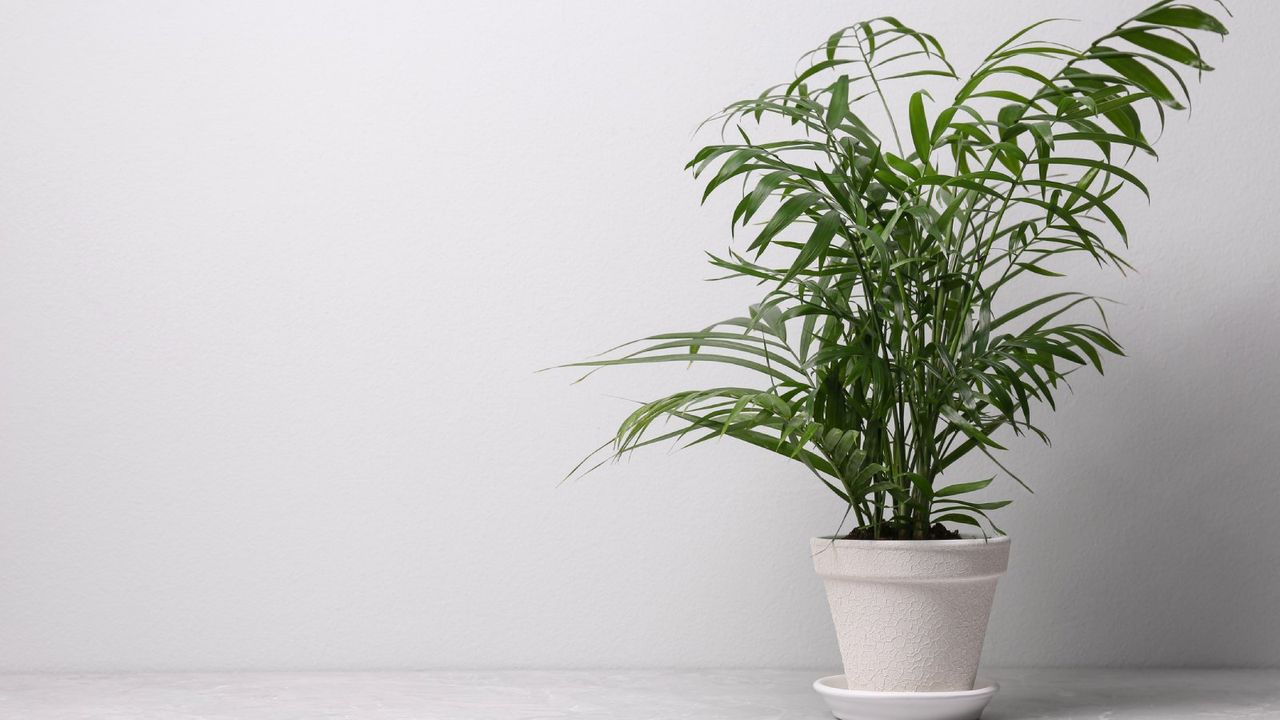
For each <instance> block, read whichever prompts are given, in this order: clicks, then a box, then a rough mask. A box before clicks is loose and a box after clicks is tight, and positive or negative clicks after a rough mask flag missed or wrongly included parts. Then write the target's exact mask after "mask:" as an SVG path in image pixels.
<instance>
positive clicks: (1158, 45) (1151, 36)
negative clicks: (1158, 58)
mask: <svg viewBox="0 0 1280 720" xmlns="http://www.w3.org/2000/svg"><path fill="white" fill-rule="evenodd" d="M1116 35H1118V36H1119V37H1122V38H1124V39H1125V40H1128V41H1129V42H1131V43H1133V44H1134V45H1137V46H1138V47H1140V48H1144V49H1146V50H1150V51H1151V52H1153V53H1158V54H1160V55H1163V56H1165V57H1167V58H1169V59H1170V60H1173V61H1174V62H1180V63H1182V64H1183V65H1187V66H1189V67H1193V68H1195V69H1197V70H1205V71H1209V70H1213V68H1211V67H1209V64H1208V63H1206V62H1205V61H1204V59H1203V58H1201V57H1200V53H1199V52H1197V51H1196V50H1195V49H1194V48H1191V47H1187V46H1186V45H1183V44H1182V43H1180V42H1178V41H1177V40H1171V39H1169V38H1167V37H1164V36H1162V35H1157V34H1155V33H1153V32H1149V31H1147V30H1141V29H1133V30H1121V31H1120V32H1118V33H1116Z"/></svg>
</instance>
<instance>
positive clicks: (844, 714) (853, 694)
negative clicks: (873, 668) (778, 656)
mask: <svg viewBox="0 0 1280 720" xmlns="http://www.w3.org/2000/svg"><path fill="white" fill-rule="evenodd" d="M813 689H814V690H817V691H818V694H819V695H821V696H822V699H823V700H826V701H827V707H829V708H831V713H832V714H833V715H835V716H836V717H837V718H840V720H977V718H978V716H980V715H982V710H983V709H984V708H986V707H987V703H989V702H991V696H992V695H995V694H996V690H999V689H1000V686H999V685H997V684H995V683H994V682H991V681H989V680H983V679H981V678H980V679H979V680H978V682H976V683H974V689H973V690H948V691H944V692H876V691H874V690H849V689H848V684H847V683H846V682H845V679H844V675H831V676H829V677H824V678H819V679H818V680H815V681H814V683H813Z"/></svg>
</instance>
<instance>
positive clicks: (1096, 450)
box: [0, 0, 1280, 670]
mask: <svg viewBox="0 0 1280 720" xmlns="http://www.w3.org/2000/svg"><path fill="white" fill-rule="evenodd" d="M1233 5H1234V6H1236V7H1234V10H1235V11H1236V15H1237V16H1236V18H1235V19H1234V21H1232V22H1231V27H1232V35H1231V36H1230V38H1229V39H1228V41H1227V42H1226V43H1225V44H1222V45H1219V44H1218V43H1216V42H1212V41H1207V44H1208V46H1209V49H1208V52H1209V54H1210V56H1211V58H1212V59H1213V61H1214V64H1216V65H1217V66H1218V67H1219V68H1220V70H1219V72H1217V73H1213V74H1211V75H1209V76H1207V77H1206V82H1205V83H1204V85H1203V86H1202V87H1200V88H1198V89H1197V90H1196V93H1195V96H1196V102H1197V104H1196V107H1195V111H1194V113H1193V115H1192V117H1191V118H1190V121H1187V120H1186V119H1184V118H1176V119H1174V121H1173V122H1172V123H1171V125H1170V127H1169V129H1168V131H1167V133H1166V136H1165V137H1164V139H1163V140H1162V142H1161V148H1162V150H1163V152H1164V157H1163V159H1162V160H1161V161H1160V163H1159V164H1158V165H1156V164H1153V163H1142V164H1141V169H1142V170H1143V172H1144V173H1145V175H1146V177H1147V179H1148V182H1149V184H1150V186H1151V187H1152V189H1153V192H1154V199H1153V200H1152V202H1151V203H1150V204H1149V205H1148V204H1146V203H1144V202H1141V201H1138V200H1135V199H1133V198H1130V199H1129V200H1128V201H1126V202H1125V208H1124V209H1125V210H1127V213H1128V215H1127V216H1128V218H1129V224H1130V227H1131V229H1132V231H1133V232H1132V234H1133V238H1134V248H1133V252H1132V254H1131V259H1132V260H1133V262H1134V263H1135V264H1136V265H1137V266H1138V267H1139V268H1140V270H1141V274H1140V275H1138V276H1136V277H1131V278H1129V279H1127V280H1122V279H1120V278H1118V277H1115V276H1112V275H1110V274H1098V273H1095V272H1092V271H1086V272H1085V273H1084V278H1082V279H1081V280H1080V281H1079V283H1078V284H1077V285H1078V286H1082V287H1086V288H1091V289H1095V290H1097V291H1100V292H1102V293H1104V294H1106V295H1109V296H1111V297H1115V298H1117V299H1120V300H1122V301H1124V302H1125V303H1126V304H1125V305H1124V306H1122V307H1119V308H1117V309H1116V310H1115V311H1114V313H1113V318H1112V319H1113V323H1114V328H1115V330H1116V332H1117V333H1118V335H1119V336H1120V338H1121V339H1122V340H1123V341H1125V343H1126V346H1127V349H1128V351H1129V355H1130V357H1129V358H1127V359H1123V360H1119V361H1116V362H1114V363H1112V365H1111V368H1110V370H1109V371H1108V374H1107V376H1106V377H1105V378H1097V377H1082V378H1081V379H1080V380H1078V381H1077V382H1075V383H1074V384H1075V387H1076V393H1077V394H1076V395H1075V396H1072V397H1070V398H1068V399H1067V400H1066V401H1065V402H1064V403H1063V404H1062V407H1061V412H1060V413H1059V414H1058V415H1056V416H1053V417H1051V418H1048V419H1046V422H1045V425H1046V426H1047V428H1048V429H1049V430H1050V431H1051V432H1052V433H1053V435H1054V437H1055V440H1056V442H1055V445H1054V447H1052V448H1044V447H1040V446H1039V445H1036V444H1020V445H1018V446H1017V447H1016V448H1015V452H1014V453H1013V455H1012V456H1011V457H1010V462H1012V463H1013V464H1014V465H1016V466H1017V467H1019V468H1021V469H1022V470H1023V471H1024V475H1025V476H1027V477H1028V478H1029V479H1030V480H1031V482H1032V483H1033V484H1034V486H1035V488H1036V490H1037V493H1036V494H1035V495H1027V494H1025V493H1020V492H1018V491H1017V490H1016V489H1014V488H1012V487H1011V483H1005V485H1004V487H1003V488H1001V490H1002V492H1003V493H1006V494H1009V495H1010V496H1012V497H1015V498H1016V499H1017V502H1016V503H1015V504H1014V505H1013V506H1012V507H1011V508H1009V509H1007V510H1006V511H1004V513H1003V515H1002V516H1001V519H1002V520H1003V521H1004V524H1005V526H1006V529H1007V530H1009V531H1010V533H1011V534H1012V535H1013V536H1014V559H1013V563H1012V567H1011V571H1010V574H1009V576H1008V577H1007V578H1006V580H1005V581H1004V583H1003V585H1002V589H1001V591H1000V595H999V599H998V601H997V607H996V611H995V612H996V615H995V619H994V620H993V624H992V628H991V634H990V642H989V645H988V650H987V655H986V658H987V660H988V661H989V662H991V663H996V664H1011V663H1028V664H1039V665H1067V664H1099V663H1105V664H1122V663H1123V664H1159V665H1192V664H1208V665H1277V664H1280V614H1278V613H1277V610H1276V608H1277V607H1280V484H1278V483H1277V468H1278V467H1280V442H1278V440H1280V410H1278V409H1277V408H1280V381H1278V380H1277V378H1276V371H1275V368H1276V362H1277V357H1278V356H1280V328H1277V309H1278V306H1280V293H1278V291H1280V288H1278V286H1277V272H1276V265H1277V263H1278V262H1280V242H1277V237H1276V229H1275V223H1274V222H1273V220H1272V217H1273V215H1274V211H1273V208H1274V203H1275V194H1276V187H1277V186H1280V171H1278V170H1277V167H1278V164H1277V163H1276V153H1277V147H1278V144H1277V139H1276V138H1277V134H1276V132H1275V129H1274V124H1275V118H1276V117H1278V116H1280V103H1278V102H1277V99H1276V93H1275V84H1274V75H1275V71H1276V70H1277V67H1278V64H1277V55H1276V48H1277V43H1276V38H1277V37H1280V8H1277V7H1276V6H1274V5H1270V4H1264V3H1260V2H1255V3H1245V2H1237V3H1233ZM1117 6H1118V7H1117ZM1139 7H1141V3H1140V2H1128V1H1126V2H1123V3H1112V2H1104V1H1102V0H1097V1H1093V2H1081V1H1077V2H1048V1H1047V0H1041V1H1036V2H1012V1H1010V2H1001V3H988V4H986V5H984V6H983V8H984V9H983V11H981V12H976V11H975V6H974V4H967V3H946V4H944V3H929V2H923V1H918V2H905V1H898V2H890V1H889V0H880V1H874V2H873V1H870V0H868V1H866V2H856V3H855V2H842V3H812V4H808V5H804V6H802V7H801V9H799V10H797V9H795V7H794V6H793V5H791V4H789V3H777V2H757V1H752V2H743V1H741V0H735V1H734V2H727V1H723V2H714V3H712V2H699V3H689V2H666V3H635V2H633V3H595V2H588V1H586V0H583V1H581V2H542V3H521V2H505V3H490V4H467V3H425V2H415V3H393V2H382V3H358V2H347V3H333V2H329V3H288V2H281V1H272V2H265V3H263V2H247V1H244V2H224V3H196V2H177V3H174V2H160V1H158V0H155V1H145V0H135V1H133V2H106V3H90V2H83V3H72V2H55V3H19V2H12V1H11V2H5V3H4V4H3V7H2V8H0V167H3V172H2V173H0V669H3V670H33V669H35V670H39V669H85V670H106V669H124V668H154V669H180V668H286V667H288V668H336V667H347V668H392V667H395V668H400V667H481V666H483V667H512V666H521V667H529V666H545V667H565V666H578V667H590V666H700V665H732V666H823V667H835V666H836V664H837V662H838V661H837V655H836V652H835V646H834V641H833V639H832V633H831V631H830V628H829V622H830V621H829V619H828V618H827V616H826V610H825V606H824V603H825V601H824V599H823V597H822V595H821V590H820V587H819V583H818V581H817V580H816V579H815V578H814V577H813V576H812V574H811V573H812V571H811V569H810V566H809V559H808V556H807V551H806V548H807V543H806V540H807V538H808V537H809V536H810V535H813V534H816V533H823V532H827V531H830V530H831V529H832V528H833V527H834V525H835V523H836V522H837V521H838V520H839V515H840V508H839V507H838V506H837V504H836V503H835V502H833V499H832V498H830V497H828V496H827V494H826V491H825V490H824V489H822V488H821V487H820V486H818V485H817V484H816V483H815V482H814V481H813V480H811V479H809V478H806V476H805V473H804V472H803V471H802V470H798V469H797V468H795V467H791V466H789V465H787V464H785V463H784V462H781V461H778V460H775V459H773V458H772V457H771V456H767V454H764V453H761V452H757V451H752V450H750V449H746V448H742V447H737V446H735V445H732V444H730V443H728V442H726V443H724V444H721V445H718V446H706V447H704V448H700V449H698V450H696V451H690V452H687V453H677V454H667V453H665V452H663V451H656V452H652V453H649V454H647V455H645V456H643V457H638V458H636V459H635V460H634V461H632V462H630V463H628V464H624V465H620V466H616V467H611V468H607V469H606V470H604V471H602V472H601V473H599V474H597V475H595V476H592V477H591V478H589V479H587V480H584V481H581V482H576V483H571V484H568V485H565V486H562V487H557V481H558V480H559V478H560V476H561V475H562V473H563V472H564V471H565V470H567V469H568V467H569V466H571V465H572V464H573V463H574V462H575V461H576V460H577V459H578V457H579V456H580V455H581V454H582V453H583V452H584V451H586V450H587V449H589V448H591V447H594V445H595V444H597V443H598V442H599V441H601V440H602V439H603V438H604V437H605V436H606V434H607V433H608V432H609V430H610V428H611V424H612V423H614V422H616V421H617V420H618V419H619V418H620V415H621V414H622V413H623V412H625V410H626V407H627V405H626V403H624V402H623V401H621V400H617V399H615V398H614V397H613V396H623V397H645V396H649V395H651V394H653V393H655V392H657V391H658V390H659V389H664V388H674V387H677V386H679V385H684V384H692V383H696V382H702V381H704V380H705V379H706V378H708V377H709V376H708V375H706V374H701V373H698V372H691V373H684V372H683V371H681V370H679V369H678V368H671V367H668V368H660V369H649V370H638V371H635V372H627V371H618V372H613V373H606V374H602V375H599V376H597V378H595V379H593V380H592V381H590V382H588V383H586V384H583V385H577V386H570V385H569V382H570V380H571V379H572V378H573V377H574V376H573V375H572V374H568V373H557V374H542V375H535V374H534V373H533V371H534V370H535V369H537V368H540V367H544V366H547V365H551V364H554V363H557V362H563V361H569V360H574V359H577V358H581V357H583V356H584V355H586V354H588V353H591V352H595V351H598V350H601V349H603V348H605V347H607V346H609V345H611V344H613V343H615V342H618V341H622V340H626V339H630V338H633V337H637V336H639V335H642V334H646V333H649V332H654V331H663V330H669V329H679V328H688V327H698V326H701V325H702V324H704V323H705V322H707V321H709V320H714V319H719V318H722V317H726V316H729V315H732V314H735V313H737V312H738V311H739V310H740V309H741V307H742V305H744V304H745V302H746V301H747V300H748V299H750V298H752V297H753V296H754V290H753V289H752V288H751V287H749V286H748V287H742V286H737V287H735V286H731V285H724V284H716V285H709V284H707V283H703V282H700V281H701V279H703V278H705V277H708V276H710V275H711V274H712V272H711V268H709V267H707V266H706V265H704V264H703V262H702V251H703V250H704V249H722V248H723V247H724V246H725V243H726V242H727V239H728V235H727V229H728V210H727V208H728V207H729V206H728V204H727V203H725V202H720V203H711V204H709V206H708V207H706V208H699V207H698V203H697V194H698V189H697V187H696V185H695V184H694V182H693V181H692V180H691V179H690V178H689V177H687V176H686V175H685V174H684V173H683V172H682V170H681V166H682V164H683V162H684V161H685V160H686V159H687V157H688V156H689V155H690V154H691V153H692V152H693V150H694V149H696V147H697V141H696V140H695V139H692V138H691V136H690V133H691V131H692V129H693V128H694V126H695V125H696V124H697V123H698V122H699V121H700V120H701V119H702V118H703V117H704V116H705V115H707V114H709V113H710V112H711V111H712V110H714V109H716V108H718V107H719V106H721V105H722V104H724V103H726V102H728V101H731V100H734V99H737V98H739V97H743V96H746V95H748V94H750V93H753V92H756V91H757V90H759V89H760V88H761V87H762V86H763V85H764V84H766V83H768V82H772V81H776V80H778V79H782V78H784V77H785V76H787V75H788V74H789V72H790V70H791V68H792V64H793V62H794V60H795V58H796V57H797V56H798V55H799V54H800V53H801V52H802V51H804V50H805V49H807V48H809V47H810V46H812V45H814V44H816V43H817V42H819V41H821V39H822V38H824V37H825V36H826V34H827V33H829V32H830V31H831V30H833V29H835V28H836V27H839V26H840V25H843V24H847V22H849V21H852V20H855V19H860V18H864V17H870V16H874V15H878V14H882V13H885V12H889V11H891V12H893V13H894V14H896V15H899V16H901V17H902V18H904V19H906V20H908V21H910V22H912V23H914V24H917V25H920V26H923V27H926V28H928V29H932V30H934V31H935V32H936V33H937V34H939V35H940V37H941V38H942V39H943V41H944V42H945V43H946V44H947V45H948V47H950V48H951V49H952V54H953V56H954V58H955V59H956V60H957V61H958V62H959V64H960V65H961V66H962V67H967V66H969V65H970V64H971V63H972V61H973V60H975V59H976V58H977V57H978V56H979V52H980V51H982V50H984V49H986V48H988V47H990V46H991V45H992V44H993V43H994V42H996V41H997V39H998V38H1001V37H1003V35H1005V34H1007V33H1008V32H1009V31H1012V30H1013V29H1015V28H1016V27H1019V26H1021V25H1022V24H1025V23H1027V22H1029V21H1031V20H1033V19H1036V18H1039V17H1042V16H1045V15H1068V16H1075V17H1084V18H1089V19H1088V20H1086V21H1085V22H1082V23H1077V24H1075V25H1068V26H1064V27H1063V29H1062V31H1061V32H1063V33H1064V35H1063V36H1064V37H1065V38H1067V39H1070V40H1085V39H1087V38H1088V37H1091V36H1092V35H1093V34H1096V33H1097V32H1098V31H1100V30H1102V29H1103V28H1104V27H1109V26H1110V25H1111V24H1114V22H1115V21H1117V20H1118V19H1120V17H1121V16H1123V15H1127V14H1130V13H1131V12H1134V11H1136V10H1137V9H1138V8H1139ZM1043 417H1048V416H1043Z"/></svg>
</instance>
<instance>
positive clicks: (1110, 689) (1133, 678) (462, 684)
mask: <svg viewBox="0 0 1280 720" xmlns="http://www.w3.org/2000/svg"><path fill="white" fill-rule="evenodd" d="M821 674H823V673H820V672H816V671H808V672H802V671H795V670H705V671H659V670H640V671H638V670H612V671H510V672H457V671H451V672H354V673H352V672H276V673H257V672H254V673H247V672H241V673H129V674H104V675H97V674H93V675H89V674H42V675H0V718H2V719H3V720H81V719H83V720H89V719H92V720H186V719H188V718H191V719H194V718H200V720H294V719H296V720H303V719H304V718H305V719H306V720H339V719H341V720H410V719H412V720H480V719H481V718H483V720H535V719H537V720H542V719H546V720H552V719H558V718H592V719H593V720H681V719H684V718H697V719H698V720H827V719H829V718H830V717H831V716H830V715H829V714H828V713H827V712H826V711H825V709H824V706H823V704H822V701H821V699H820V698H819V697H818V696H817V695H816V694H815V693H814V692H813V690H812V689H811V687H810V685H811V683H812V682H813V680H814V679H815V678H816V677H818V676H819V675H821ZM984 676H985V677H989V678H991V679H993V680H996V681H997V682H999V683H1000V685H1001V689H1000V692H999V693H997V694H996V696H995V699H993V700H992V702H991V705H990V706H989V707H988V708H987V711H986V712H985V713H984V714H983V718H984V720H1015V719H1017V720H1076V719H1082V718H1089V719H1090V720H1139V719H1140V720H1157V719H1159V720H1181V719H1183V718H1186V719H1190V718H1197V719H1207V718H1214V719H1226V718H1275V719H1280V670H1098V669H1091V670H1083V669H1069V670H1062V669H1037V670H1031V669H1017V670H989V671H987V672H984Z"/></svg>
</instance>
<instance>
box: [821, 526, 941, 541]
mask: <svg viewBox="0 0 1280 720" xmlns="http://www.w3.org/2000/svg"><path fill="white" fill-rule="evenodd" d="M840 539H841V540H917V539H919V540H959V539H960V531H959V530H950V529H948V528H946V527H944V526H943V524H942V523H934V524H933V527H931V528H929V535H928V536H927V537H923V538H913V537H905V538H904V537H898V534H897V533H896V532H894V531H893V530H892V529H890V528H881V529H880V537H878V538H877V537H872V532H871V528H858V529H856V530H854V531H852V532H850V533H849V534H847V535H841V536H840Z"/></svg>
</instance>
